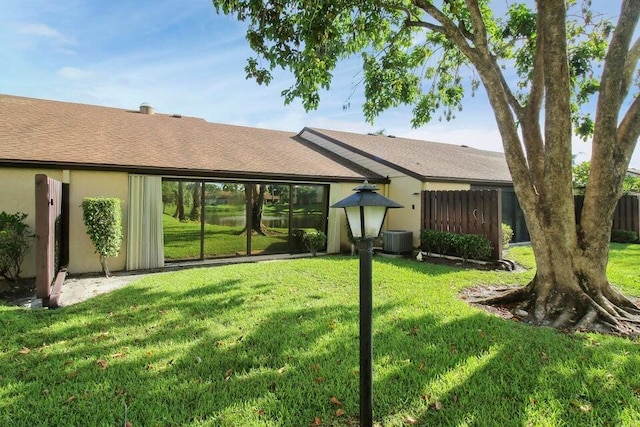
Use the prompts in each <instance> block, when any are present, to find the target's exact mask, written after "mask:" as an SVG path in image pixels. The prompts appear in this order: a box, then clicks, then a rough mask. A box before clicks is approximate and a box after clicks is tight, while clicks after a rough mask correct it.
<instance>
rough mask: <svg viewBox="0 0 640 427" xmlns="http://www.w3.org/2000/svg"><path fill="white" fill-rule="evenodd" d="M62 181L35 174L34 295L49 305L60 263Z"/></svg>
mask: <svg viewBox="0 0 640 427" xmlns="http://www.w3.org/2000/svg"><path fill="white" fill-rule="evenodd" d="M61 226H62V182H60V181H56V180H55V179H52V178H49V177H48V176H46V175H42V174H38V175H36V296H37V297H38V298H42V300H43V305H49V304H48V303H49V298H50V296H51V287H52V284H53V280H54V279H55V276H56V274H57V272H58V268H59V267H60V256H61V250H60V249H61V244H60V236H61Z"/></svg>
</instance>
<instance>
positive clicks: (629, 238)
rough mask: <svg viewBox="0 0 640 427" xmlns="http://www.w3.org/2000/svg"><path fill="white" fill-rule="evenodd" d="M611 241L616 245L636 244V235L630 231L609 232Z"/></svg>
mask: <svg viewBox="0 0 640 427" xmlns="http://www.w3.org/2000/svg"><path fill="white" fill-rule="evenodd" d="M611 241H612V242H616V243H637V242H638V233H636V232H635V231H631V230H611Z"/></svg>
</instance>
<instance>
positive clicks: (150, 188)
mask: <svg viewBox="0 0 640 427" xmlns="http://www.w3.org/2000/svg"><path fill="white" fill-rule="evenodd" d="M127 222H128V233H127V270H143V269H149V268H158V267H164V238H163V234H162V178H161V177H159V176H146V175H129V214H128V221H127Z"/></svg>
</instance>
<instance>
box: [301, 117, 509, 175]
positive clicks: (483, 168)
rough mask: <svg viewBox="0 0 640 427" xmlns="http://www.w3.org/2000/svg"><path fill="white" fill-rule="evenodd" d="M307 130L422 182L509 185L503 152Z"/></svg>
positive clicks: (414, 140) (322, 130) (413, 140)
mask: <svg viewBox="0 0 640 427" xmlns="http://www.w3.org/2000/svg"><path fill="white" fill-rule="evenodd" d="M308 130H310V131H312V132H313V133H315V134H316V135H319V136H322V135H324V136H325V137H328V138H329V140H331V141H332V142H334V143H336V144H338V145H340V146H342V147H345V148H347V149H349V150H352V151H354V152H357V153H360V154H362V155H365V156H367V157H369V158H371V159H375V160H377V161H379V162H381V163H385V164H387V165H388V166H391V167H396V168H398V167H399V168H401V169H404V170H405V171H409V172H412V173H413V174H414V175H416V176H419V177H422V178H423V179H424V180H429V179H447V180H465V181H473V182H493V183H511V182H512V181H511V174H510V172H509V168H508V167H507V162H506V159H505V156H504V154H503V153H498V152H494V151H486V150H479V149H477V148H472V147H467V146H463V145H453V144H444V143H440V142H430V141H421V140H416V139H408V138H399V137H389V136H384V135H364V134H356V133H349V132H340V131H334V130H327V129H308ZM325 139H326V138H325Z"/></svg>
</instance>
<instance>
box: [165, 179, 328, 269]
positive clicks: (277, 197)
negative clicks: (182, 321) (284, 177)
mask: <svg viewBox="0 0 640 427" xmlns="http://www.w3.org/2000/svg"><path fill="white" fill-rule="evenodd" d="M163 202H164V210H163V212H164V215H163V225H164V241H165V259H166V260H167V261H179V260H195V259H207V258H216V257H234V256H246V255H247V254H248V253H249V254H251V255H259V254H278V253H297V252H307V251H308V250H307V249H306V248H305V247H304V245H303V242H302V239H301V235H302V232H303V231H304V232H312V231H323V232H326V223H327V209H328V187H327V186H323V185H292V184H282V183H246V184H245V183H234V182H205V181H178V180H168V179H167V180H165V181H164V182H163Z"/></svg>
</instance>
